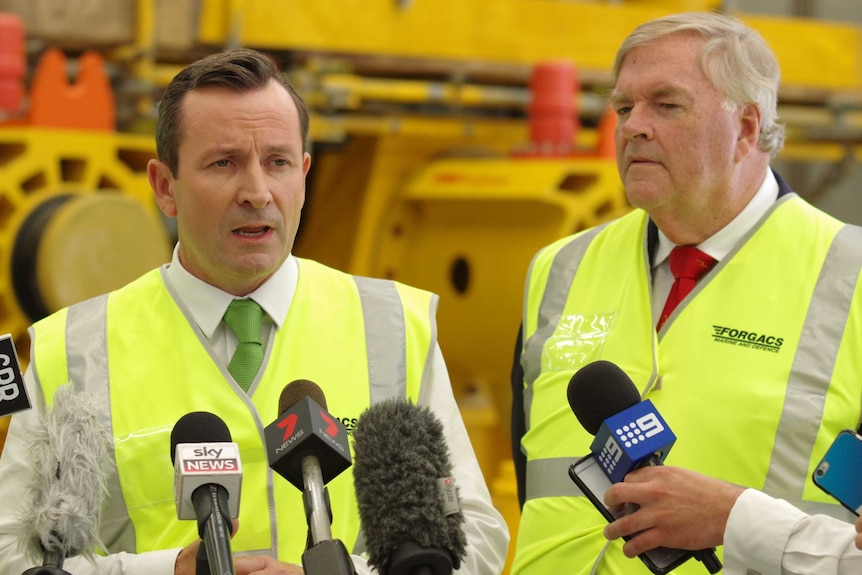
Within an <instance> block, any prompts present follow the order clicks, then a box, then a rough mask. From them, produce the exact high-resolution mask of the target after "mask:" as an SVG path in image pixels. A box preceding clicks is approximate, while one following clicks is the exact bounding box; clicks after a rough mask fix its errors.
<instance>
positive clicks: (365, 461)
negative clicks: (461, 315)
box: [353, 399, 467, 575]
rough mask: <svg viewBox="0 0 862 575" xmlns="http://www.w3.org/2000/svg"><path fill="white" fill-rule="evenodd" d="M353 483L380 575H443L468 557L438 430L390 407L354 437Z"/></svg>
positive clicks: (430, 417) (375, 412)
mask: <svg viewBox="0 0 862 575" xmlns="http://www.w3.org/2000/svg"><path fill="white" fill-rule="evenodd" d="M353 438H354V440H355V441H354V445H353V449H354V452H355V454H356V462H355V464H354V467H353V482H354V487H355V489H356V501H357V504H358V506H359V518H360V521H361V524H362V532H363V534H364V535H365V543H366V547H367V549H368V556H369V559H368V563H369V565H371V566H373V567H375V568H376V569H377V571H378V572H379V573H381V574H382V575H448V574H449V573H452V570H453V568H454V569H457V568H458V567H460V564H461V560H462V559H463V558H464V556H465V554H466V545H467V543H466V536H465V535H464V530H463V524H464V516H463V514H462V513H461V507H460V501H459V499H458V492H457V487H456V486H455V484H454V481H453V479H452V466H451V464H450V461H449V451H448V448H447V446H446V440H445V436H444V434H443V425H442V424H441V423H440V420H439V419H437V417H436V416H435V415H434V414H433V413H432V412H431V410H430V409H428V408H427V407H421V408H420V407H418V406H416V405H413V404H412V403H409V402H407V401H405V400H403V399H390V400H386V401H382V402H379V403H375V404H374V405H372V406H371V407H369V408H368V409H367V410H365V412H363V413H362V415H360V416H359V419H358V421H357V422H356V428H355V429H354V430H353Z"/></svg>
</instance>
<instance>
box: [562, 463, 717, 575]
mask: <svg viewBox="0 0 862 575" xmlns="http://www.w3.org/2000/svg"><path fill="white" fill-rule="evenodd" d="M569 477H571V479H572V481H574V482H575V485H577V486H578V488H579V489H580V490H581V491H582V492H583V493H584V495H585V496H586V497H587V499H589V500H590V502H591V503H592V504H593V505H594V506H595V508H596V509H598V510H599V512H600V513H601V514H602V515H604V517H605V519H607V520H608V522H609V523H610V522H611V521H614V520H615V519H619V518H620V517H622V516H624V515H628V514H629V513H633V512H634V511H635V510H637V506H636V505H626V506H625V507H623V508H622V509H609V508H607V507H606V506H605V504H604V500H605V492H606V491H607V490H608V489H609V488H610V486H611V485H612V484H611V480H610V479H608V476H607V475H605V472H604V471H602V468H601V467H599V464H598V463H597V462H596V460H595V458H594V457H593V456H592V455H587V456H585V457H582V458H580V459H578V460H577V461H576V462H574V463H573V464H572V465H571V466H569ZM623 538H624V539H625V540H627V541H628V540H629V539H630V537H623ZM638 557H640V559H641V561H643V562H644V564H645V565H646V566H647V567H648V568H649V570H650V571H652V572H653V573H655V574H656V575H664V574H665V573H669V572H670V571H672V570H673V569H676V568H677V567H679V566H680V565H682V564H683V563H685V562H686V561H688V560H689V559H691V558H692V557H694V553H693V552H691V551H684V550H682V549H667V548H665V547H658V548H656V549H651V550H650V551H647V552H646V553H641V554H640V555H638ZM711 572H713V571H711Z"/></svg>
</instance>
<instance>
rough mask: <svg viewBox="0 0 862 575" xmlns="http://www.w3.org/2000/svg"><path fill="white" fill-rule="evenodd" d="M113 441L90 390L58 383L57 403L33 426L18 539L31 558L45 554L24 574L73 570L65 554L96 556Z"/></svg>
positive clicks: (57, 573) (45, 574)
mask: <svg viewBox="0 0 862 575" xmlns="http://www.w3.org/2000/svg"><path fill="white" fill-rule="evenodd" d="M109 441H110V438H109V436H108V433H107V431H106V430H105V428H104V427H103V426H102V425H101V424H100V423H99V420H98V416H97V410H96V407H95V406H94V403H93V401H92V398H91V397H90V395H88V394H86V393H84V392H76V391H75V390H74V389H73V385H72V384H68V385H64V386H62V387H60V388H58V389H57V391H56V392H55V394H54V404H53V406H52V407H51V408H50V410H49V411H47V414H46V416H45V417H44V418H43V419H42V421H41V423H40V425H38V426H35V428H34V429H32V436H31V440H30V457H31V458H32V466H33V469H34V475H33V477H32V479H31V480H30V482H29V491H30V494H31V498H29V499H28V503H27V507H26V508H25V509H22V510H21V513H20V516H21V517H22V524H21V530H20V532H19V534H18V542H19V545H20V547H21V548H22V549H24V551H25V553H26V555H27V557H28V558H32V559H36V558H38V557H40V556H41V558H42V566H41V567H33V568H31V569H28V570H27V571H25V572H24V575H63V574H65V575H68V573H67V572H66V571H64V570H63V562H64V560H65V559H67V558H69V557H73V556H75V555H82V556H83V557H84V558H86V559H92V557H93V550H92V548H93V547H94V546H96V545H97V544H98V542H99V524H100V518H101V511H102V509H101V508H102V502H103V501H104V499H105V495H106V494H107V488H106V486H105V483H106V476H107V472H108V468H109V463H108V462H109V461H110V457H109V455H108V445H109Z"/></svg>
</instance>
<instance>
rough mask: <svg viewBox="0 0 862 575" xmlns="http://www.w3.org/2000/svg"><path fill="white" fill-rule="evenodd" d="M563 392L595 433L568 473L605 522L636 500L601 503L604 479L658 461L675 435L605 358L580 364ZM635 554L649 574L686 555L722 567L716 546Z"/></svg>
mask: <svg viewBox="0 0 862 575" xmlns="http://www.w3.org/2000/svg"><path fill="white" fill-rule="evenodd" d="M566 395H567V397H568V400H569V406H570V407H571V409H572V411H573V412H574V414H575V417H576V418H577V419H578V421H579V422H580V423H581V425H582V426H583V427H584V429H586V430H587V431H588V432H589V433H590V434H591V435H594V436H595V438H594V439H593V442H592V444H591V445H590V455H588V456H586V457H585V458H582V459H580V460H579V461H578V462H576V463H575V464H574V465H572V466H571V467H570V468H569V475H570V477H571V478H572V480H573V481H574V482H575V483H576V484H577V485H578V487H580V488H581V490H582V491H583V492H584V495H586V496H587V498H589V499H590V501H591V502H592V503H593V505H594V506H595V507H596V508H597V509H598V510H599V511H600V512H601V513H602V514H603V515H604V516H605V517H606V518H607V519H608V521H613V520H615V519H617V518H618V517H621V516H622V515H627V514H628V513H631V512H633V511H634V510H636V509H637V506H635V505H626V506H625V507H624V509H623V512H622V513H621V514H620V513H617V514H614V513H613V512H611V510H609V509H607V508H606V507H605V505H604V502H603V501H602V498H603V496H604V491H606V490H607V488H608V487H610V484H609V483H607V481H608V480H609V481H610V482H611V483H618V482H620V481H622V480H623V478H624V477H625V476H626V475H627V474H628V473H629V472H631V471H634V470H635V469H637V468H638V467H644V466H647V465H663V462H664V460H665V458H666V457H667V454H668V452H669V451H670V448H671V447H672V446H673V444H674V442H675V441H676V436H675V435H674V434H673V432H672V431H671V430H670V427H669V426H668V425H667V423H666V422H665V420H664V419H663V418H662V417H661V415H659V413H658V410H657V409H656V408H655V406H654V405H653V404H652V402H651V401H650V400H648V399H647V400H644V401H641V397H640V393H638V390H637V388H636V387H635V385H634V383H632V380H631V379H630V378H629V376H628V375H627V374H626V373H625V372H624V371H623V370H622V369H620V368H619V367H618V366H617V365H615V364H613V363H611V362H609V361H604V360H599V361H595V362H593V363H590V364H587V365H585V366H584V367H582V368H581V369H579V370H578V371H577V372H576V373H575V374H574V375H573V376H572V378H571V380H570V381H569V386H568V389H567V393H566ZM590 460H592V461H590ZM593 463H594V464H595V465H597V466H598V467H599V468H600V469H601V471H602V472H603V474H604V478H598V479H600V481H596V479H597V477H596V475H595V473H594V472H593V473H591V471H590V466H591V464H593ZM602 479H603V480H604V483H602V481H601V480H602ZM591 487H592V488H591ZM598 490H600V491H601V493H598V494H597V493H596V491H598ZM626 539H628V538H626ZM639 557H640V558H641V560H642V561H643V562H644V563H645V564H646V565H647V567H649V568H650V570H651V571H653V572H654V573H664V572H667V571H668V570H670V569H673V568H675V567H677V566H678V565H680V564H682V563H684V562H685V561H687V560H688V559H689V558H690V557H695V558H696V559H697V560H698V561H701V562H702V563H703V565H704V567H706V569H707V570H708V571H709V572H710V573H718V572H719V571H720V570H721V567H722V566H721V562H720V561H719V559H718V556H717V555H716V554H715V548H710V549H702V550H699V551H693V552H687V551H683V550H678V549H666V548H658V549H653V550H651V551H647V552H646V553H642V554H641V555H639Z"/></svg>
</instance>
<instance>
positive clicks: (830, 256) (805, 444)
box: [764, 225, 862, 519]
mask: <svg viewBox="0 0 862 575" xmlns="http://www.w3.org/2000/svg"><path fill="white" fill-rule="evenodd" d="M860 268H862V228H859V227H856V226H849V225H845V226H844V227H843V228H841V230H840V231H839V232H838V233H837V234H836V236H835V238H834V239H833V241H832V245H831V246H830V247H829V252H828V253H827V254H826V259H825V260H824V262H823V267H822V268H821V269H820V277H819V278H818V279H817V285H816V286H815V287H814V294H813V295H812V297H811V303H810V304H809V306H808V312H807V314H806V316H805V324H804V325H803V326H802V333H801V336H800V344H799V348H798V349H797V350H796V356H795V357H794V358H793V367H792V368H791V371H790V379H789V380H788V383H787V393H786V395H785V399H784V407H783V409H782V412H781V419H780V420H779V422H778V431H777V432H776V434H775V445H773V447H772V457H771V459H770V462H769V470H768V472H767V475H766V481H765V483H764V491H766V492H767V493H769V494H770V495H773V496H775V497H781V498H786V499H789V500H794V499H800V500H801V499H802V493H803V490H804V489H805V484H806V482H807V481H808V464H809V460H810V455H811V453H812V451H813V450H814V441H815V439H816V438H817V432H818V429H819V428H820V422H821V419H822V416H823V409H824V405H825V403H826V394H827V392H828V391H829V382H830V381H831V380H832V372H833V371H834V369H835V360H836V358H837V356H838V348H839V347H840V345H841V340H842V337H843V335H844V328H845V325H846V323H847V318H848V316H849V314H850V304H851V302H852V301H853V295H854V293H855V291H856V280H857V278H858V276H859V270H860ZM848 427H849V423H848ZM829 507H830V508H833V509H835V510H839V511H840V508H839V507H838V506H836V505H831V506H829ZM832 514H833V515H834V512H833V513H832ZM842 515H843V514H842ZM848 517H849V515H843V518H845V519H846V518H848Z"/></svg>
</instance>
